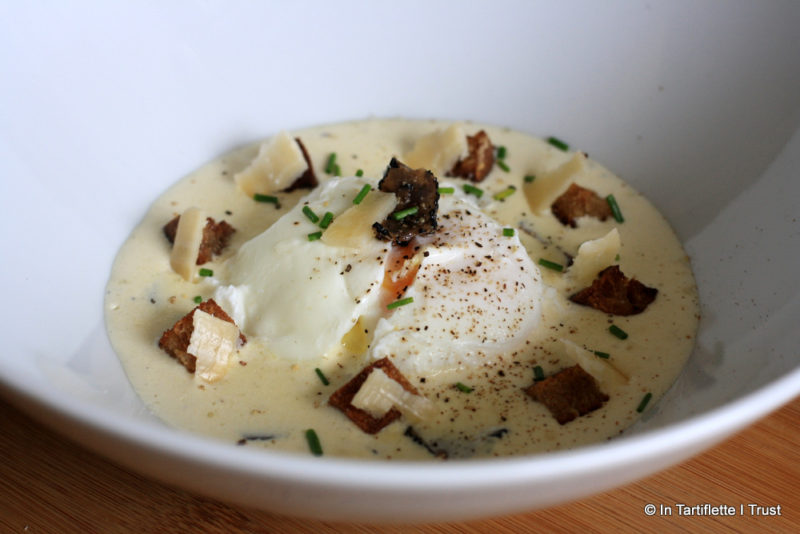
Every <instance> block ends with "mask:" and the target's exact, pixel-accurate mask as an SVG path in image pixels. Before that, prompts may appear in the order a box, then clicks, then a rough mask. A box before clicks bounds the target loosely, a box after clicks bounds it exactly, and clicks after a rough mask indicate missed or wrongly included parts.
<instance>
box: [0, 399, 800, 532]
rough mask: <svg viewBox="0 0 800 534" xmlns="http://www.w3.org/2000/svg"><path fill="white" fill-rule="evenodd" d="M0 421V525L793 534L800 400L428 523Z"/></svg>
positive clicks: (1, 416) (799, 527)
mask: <svg viewBox="0 0 800 534" xmlns="http://www.w3.org/2000/svg"><path fill="white" fill-rule="evenodd" d="M0 421H2V432H0V453H1V454H2V459H3V461H2V464H1V465H0V532H2V533H6V532H8V533H32V534H33V533H35V534H43V533H47V534H50V533H55V534H70V533H73V532H74V533H81V534H84V533H102V534H108V533H127V532H135V533H149V532H158V533H163V534H170V533H181V534H186V533H225V534H238V533H262V532H264V533H267V532H269V533H276V532H277V533H280V532H300V533H303V532H309V533H311V532H313V533H315V534H318V533H326V532H355V533H367V532H369V533H397V532H422V533H434V532H435V533H443V532H464V533H477V532H492V533H501V534H502V533H514V534H518V533H524V532H553V531H556V532H558V531H563V532H581V531H583V532H659V533H661V532H689V531H691V532H700V531H702V532H708V531H720V532H737V531H743V532H756V531H757V532H793V533H796V532H800V452H798V451H799V449H798V443H797V441H798V437H800V432H799V431H798V425H799V424H800V399H796V400H795V401H794V402H792V403H790V404H788V405H787V406H785V407H783V408H782V409H781V410H779V411H777V412H775V413H774V414H772V415H771V416H770V417H768V418H766V419H764V420H762V421H760V422H759V423H757V424H755V425H754V426H752V427H750V428H748V429H746V430H745V431H743V432H742V433H740V434H738V435H737V436H735V437H734V438H732V439H730V440H728V441H727V442H725V443H723V444H722V445H720V446H718V447H716V448H715V449H713V450H711V451H710V452H707V453H705V454H703V455H701V456H699V457H697V458H694V459H692V460H690V461H688V462H686V463H684V464H683V465H679V466H677V467H674V468H672V469H669V470H667V471H664V472H662V473H660V474H657V475H655V476H652V477H650V478H647V479H645V480H642V481H640V482H638V483H635V484H631V485H629V486H626V487H623V488H619V489H616V490H613V491H609V492H607V493H604V494H600V495H596V496H594V497H590V498H587V499H584V500H581V501H577V502H574V503H570V504H564V505H561V506H557V507H555V508H550V509H547V510H541V511H534V512H530V513H527V514H521V515H516V516H510V517H503V518H497V519H490V520H483V521H474V522H469V523H448V524H437V525H425V526H381V527H375V526H366V525H343V524H336V523H325V522H320V521H308V520H300V519H295V518H289V517H282V516H278V515H274V514H270V513H267V512H261V511H257V510H251V509H247V508H241V507H237V506H230V505H227V504H223V503H220V502H217V501H214V500H210V499H207V498H204V497H198V496H196V495H193V494H191V493H188V492H186V491H183V490H180V489H176V488H173V487H169V486H166V485H164V484H161V483H158V482H154V481H152V480H149V479H146V478H143V477H141V476H139V475H137V474H134V473H131V472H129V471H127V470H125V469H122V468H120V467H118V466H116V465H115V464H113V463H111V462H109V461H107V460H105V459H104V458H102V457H100V456H97V455H95V454H93V453H91V452H88V451H87V450H85V449H83V448H82V447H80V446H78V445H75V444H73V443H70V442H68V441H66V440H65V439H64V438H62V437H61V436H60V435H58V434H56V433H54V432H52V431H51V430H49V429H47V428H45V427H43V426H41V425H40V424H38V423H37V422H34V421H33V420H31V419H30V418H28V417H27V416H26V415H24V414H23V413H21V412H19V411H18V410H17V409H16V408H14V407H12V406H10V405H9V404H7V403H6V402H5V401H3V400H0ZM678 503H682V504H686V505H690V506H694V505H704V504H705V503H708V504H709V505H717V506H718V505H725V506H734V507H735V509H736V515H735V516H716V517H714V516H709V515H705V516H687V515H679V508H678V507H677V506H676V505H677V504H678ZM647 504H654V505H655V506H656V507H659V506H660V505H665V506H670V507H672V516H663V515H660V514H659V513H656V515H654V516H652V517H651V516H648V515H646V514H645V506H646V505H647ZM749 504H754V505H761V506H763V507H773V508H772V511H774V512H777V511H778V510H777V508H774V507H777V506H778V505H780V514H781V515H780V516H759V517H753V516H750V510H749V506H748V505H749ZM740 505H744V512H745V514H744V515H741V514H740V513H739V509H740V508H739V507H740ZM657 509H658V508H657Z"/></svg>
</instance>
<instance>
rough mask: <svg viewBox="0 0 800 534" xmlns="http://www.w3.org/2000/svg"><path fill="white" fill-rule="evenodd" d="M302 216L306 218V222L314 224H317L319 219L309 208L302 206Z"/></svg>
mask: <svg viewBox="0 0 800 534" xmlns="http://www.w3.org/2000/svg"><path fill="white" fill-rule="evenodd" d="M303 215H305V216H306V217H308V220H309V221H311V222H312V223H314V224H316V223H317V222H319V217H318V216H317V214H316V213H314V211H313V210H312V209H311V208H309V207H308V206H303Z"/></svg>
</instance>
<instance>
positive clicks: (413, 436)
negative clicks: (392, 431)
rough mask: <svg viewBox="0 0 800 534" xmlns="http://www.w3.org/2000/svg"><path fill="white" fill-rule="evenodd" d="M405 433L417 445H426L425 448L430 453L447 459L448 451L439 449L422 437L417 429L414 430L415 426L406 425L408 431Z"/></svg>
mask: <svg viewBox="0 0 800 534" xmlns="http://www.w3.org/2000/svg"><path fill="white" fill-rule="evenodd" d="M403 434H404V435H405V436H406V437H409V438H411V441H413V442H414V443H416V444H417V445H420V446H422V447H424V448H425V450H427V451H428V452H429V453H431V454H432V455H434V456H436V457H437V458H441V459H443V460H446V459H447V451H444V450H441V449H437V448H435V447H434V446H433V445H431V444H430V443H428V442H427V441H425V440H424V439H422V436H420V435H419V434H417V431H416V430H414V427H412V426H409V427H406V431H405V432H404V433H403Z"/></svg>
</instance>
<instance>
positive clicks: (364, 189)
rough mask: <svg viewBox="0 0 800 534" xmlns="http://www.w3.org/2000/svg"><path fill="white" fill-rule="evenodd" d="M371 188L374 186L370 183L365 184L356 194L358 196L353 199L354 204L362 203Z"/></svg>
mask: <svg viewBox="0 0 800 534" xmlns="http://www.w3.org/2000/svg"><path fill="white" fill-rule="evenodd" d="M371 190H372V187H370V185H369V184H365V185H364V187H362V188H361V191H359V192H358V194H357V195H356V198H354V199H353V204H361V201H362V200H364V197H365V196H367V193H369V192H370V191H371Z"/></svg>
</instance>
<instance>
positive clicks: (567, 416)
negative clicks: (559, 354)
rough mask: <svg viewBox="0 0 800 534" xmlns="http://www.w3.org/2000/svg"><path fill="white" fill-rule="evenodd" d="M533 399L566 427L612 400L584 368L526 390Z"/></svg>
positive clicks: (565, 371) (572, 369)
mask: <svg viewBox="0 0 800 534" xmlns="http://www.w3.org/2000/svg"><path fill="white" fill-rule="evenodd" d="M524 391H525V393H527V394H528V395H529V396H530V397H531V398H532V399H533V400H535V401H537V402H541V403H542V404H544V405H545V406H546V407H547V409H548V410H550V413H551V414H553V417H555V419H556V421H558V424H560V425H564V424H567V423H569V422H570V421H572V420H573V419H575V418H576V417H580V416H582V415H586V414H587V413H589V412H591V411H593V410H597V409H598V408H600V407H601V406H602V405H603V403H604V402H606V401H607V400H608V395H606V394H605V393H603V392H602V391H600V390H599V389H598V387H597V382H596V381H595V379H594V377H592V375H590V374H589V373H587V372H586V371H584V370H583V368H582V367H581V366H580V365H573V366H572V367H567V368H566V369H562V370H561V371H559V372H557V373H556V374H554V375H552V376H549V377H547V378H545V379H544V380H541V381H539V382H534V383H533V385H531V386H528V387H527V388H525V390H524Z"/></svg>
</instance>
